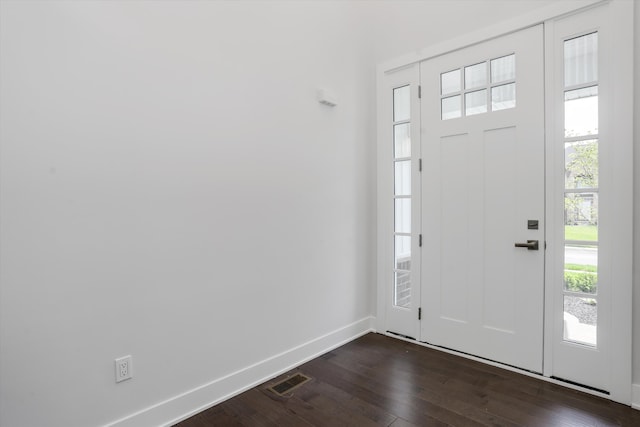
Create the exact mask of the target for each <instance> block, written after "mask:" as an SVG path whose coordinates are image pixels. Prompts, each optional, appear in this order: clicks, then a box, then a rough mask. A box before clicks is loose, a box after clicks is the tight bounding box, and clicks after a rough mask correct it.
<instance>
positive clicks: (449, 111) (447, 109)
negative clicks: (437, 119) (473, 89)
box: [442, 95, 462, 120]
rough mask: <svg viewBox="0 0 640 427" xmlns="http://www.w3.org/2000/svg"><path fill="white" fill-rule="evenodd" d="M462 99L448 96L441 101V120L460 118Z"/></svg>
mask: <svg viewBox="0 0 640 427" xmlns="http://www.w3.org/2000/svg"><path fill="white" fill-rule="evenodd" d="M461 100H462V97H461V96H460V95H456V96H450V97H449V98H443V99H442V120H448V119H455V118H457V117H461V116H462V106H461V105H460V104H461Z"/></svg>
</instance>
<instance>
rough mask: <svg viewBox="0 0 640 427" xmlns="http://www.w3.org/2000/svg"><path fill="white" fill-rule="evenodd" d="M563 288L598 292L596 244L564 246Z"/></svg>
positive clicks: (582, 291) (583, 291)
mask: <svg viewBox="0 0 640 427" xmlns="http://www.w3.org/2000/svg"><path fill="white" fill-rule="evenodd" d="M564 290H565V291H569V292H581V293H585V294H593V295H595V294H597V293H598V247H597V246H579V245H566V246H565V248H564Z"/></svg>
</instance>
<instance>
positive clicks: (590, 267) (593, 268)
mask: <svg viewBox="0 0 640 427" xmlns="http://www.w3.org/2000/svg"><path fill="white" fill-rule="evenodd" d="M564 269H565V270H569V271H586V272H589V273H596V272H597V271H598V266H596V265H582V264H565V265H564Z"/></svg>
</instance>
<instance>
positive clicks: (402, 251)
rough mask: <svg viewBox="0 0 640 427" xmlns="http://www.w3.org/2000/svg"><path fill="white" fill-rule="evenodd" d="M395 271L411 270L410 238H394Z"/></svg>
mask: <svg viewBox="0 0 640 427" xmlns="http://www.w3.org/2000/svg"><path fill="white" fill-rule="evenodd" d="M394 249H395V269H396V270H407V271H410V270H411V237H410V236H395V248H394Z"/></svg>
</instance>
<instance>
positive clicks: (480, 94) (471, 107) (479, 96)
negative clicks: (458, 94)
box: [464, 89, 487, 116]
mask: <svg viewBox="0 0 640 427" xmlns="http://www.w3.org/2000/svg"><path fill="white" fill-rule="evenodd" d="M464 104H465V113H466V115H467V116H472V115H474V114H480V113H486V112H487V90H486V89H482V90H477V91H475V92H469V93H466V94H465V95H464Z"/></svg>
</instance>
